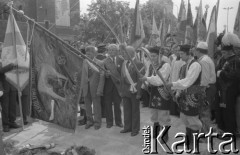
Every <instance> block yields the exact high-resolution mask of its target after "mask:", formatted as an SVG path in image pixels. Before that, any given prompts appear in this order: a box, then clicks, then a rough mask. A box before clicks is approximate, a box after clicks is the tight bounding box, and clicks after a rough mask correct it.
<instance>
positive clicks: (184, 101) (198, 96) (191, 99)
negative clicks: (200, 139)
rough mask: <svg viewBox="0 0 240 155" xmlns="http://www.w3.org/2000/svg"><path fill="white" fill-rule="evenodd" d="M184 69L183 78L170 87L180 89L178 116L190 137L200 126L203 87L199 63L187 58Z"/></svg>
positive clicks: (203, 100)
mask: <svg viewBox="0 0 240 155" xmlns="http://www.w3.org/2000/svg"><path fill="white" fill-rule="evenodd" d="M184 66H185V65H184ZM185 70H186V71H185V73H186V74H185V76H183V77H184V78H183V79H180V80H178V81H176V82H173V83H172V84H173V87H172V89H176V90H182V91H181V95H180V99H179V109H180V118H181V119H182V121H183V122H184V124H185V125H186V128H187V135H189V136H190V137H192V133H198V131H199V130H200V129H201V128H202V123H201V121H200V120H199V112H200V109H201V106H202V105H204V104H205V87H202V86H200V82H201V65H200V64H199V63H198V62H196V60H194V59H193V58H191V59H190V60H188V63H187V65H186V66H185Z"/></svg>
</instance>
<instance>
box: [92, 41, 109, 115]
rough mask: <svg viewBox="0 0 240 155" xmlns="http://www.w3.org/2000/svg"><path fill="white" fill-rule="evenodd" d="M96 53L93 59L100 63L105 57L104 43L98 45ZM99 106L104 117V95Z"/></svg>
mask: <svg viewBox="0 0 240 155" xmlns="http://www.w3.org/2000/svg"><path fill="white" fill-rule="evenodd" d="M97 48H98V50H97V52H98V54H97V56H96V57H95V60H97V61H99V62H100V63H103V61H105V59H106V58H107V56H106V51H107V49H106V45H105V44H99V45H98V47H97ZM101 108H102V118H106V105H105V103H104V95H103V96H102V97H101Z"/></svg>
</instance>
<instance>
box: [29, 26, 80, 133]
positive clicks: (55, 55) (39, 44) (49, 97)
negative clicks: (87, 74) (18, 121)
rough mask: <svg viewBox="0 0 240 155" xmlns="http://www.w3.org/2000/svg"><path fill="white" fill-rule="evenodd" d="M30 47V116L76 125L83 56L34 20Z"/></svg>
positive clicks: (66, 124)
mask: <svg viewBox="0 0 240 155" xmlns="http://www.w3.org/2000/svg"><path fill="white" fill-rule="evenodd" d="M30 25H33V23H32V22H30ZM30 50H31V60H32V61H31V66H32V67H31V90H32V91H31V100H32V117H34V118H37V119H40V120H44V121H47V122H52V123H55V124H58V125H60V126H62V127H65V128H69V129H75V127H76V125H77V124H76V123H77V112H78V103H79V100H80V94H79V91H80V81H81V70H82V63H83V60H82V59H80V58H79V57H78V56H77V54H75V53H73V51H72V49H71V48H70V47H69V45H67V43H65V42H64V41H62V40H60V39H59V38H57V37H56V36H54V35H53V34H52V33H51V32H49V31H47V30H46V29H44V28H43V27H41V26H39V25H38V24H37V23H36V24H35V28H34V29H33V39H32V43H31V47H30ZM50 116H51V117H50Z"/></svg>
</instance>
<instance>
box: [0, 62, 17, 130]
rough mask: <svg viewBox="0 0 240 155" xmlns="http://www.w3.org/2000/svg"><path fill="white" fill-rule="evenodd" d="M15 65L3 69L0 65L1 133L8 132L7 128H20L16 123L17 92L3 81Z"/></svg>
mask: <svg viewBox="0 0 240 155" xmlns="http://www.w3.org/2000/svg"><path fill="white" fill-rule="evenodd" d="M15 66H16V65H14V64H9V65H7V66H5V67H2V63H1V65H0V68H1V69H0V81H1V82H2V86H3V90H4V91H3V96H2V97H1V98H0V100H1V101H0V102H1V106H2V124H3V131H4V132H9V131H10V129H9V128H19V127H20V126H19V125H18V124H17V123H16V122H15V121H16V99H17V90H16V88H14V87H13V86H12V85H10V84H9V83H8V82H7V81H6V79H5V73H6V72H9V71H11V70H13V69H14V68H15Z"/></svg>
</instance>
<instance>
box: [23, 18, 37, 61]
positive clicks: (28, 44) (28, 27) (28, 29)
mask: <svg viewBox="0 0 240 155" xmlns="http://www.w3.org/2000/svg"><path fill="white" fill-rule="evenodd" d="M26 23H27V44H26V55H25V61H26V59H27V53H28V48H29V46H30V45H31V43H32V39H33V32H34V28H35V21H34V22H33V27H32V32H31V36H30V40H29V33H30V25H29V20H27V22H26Z"/></svg>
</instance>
